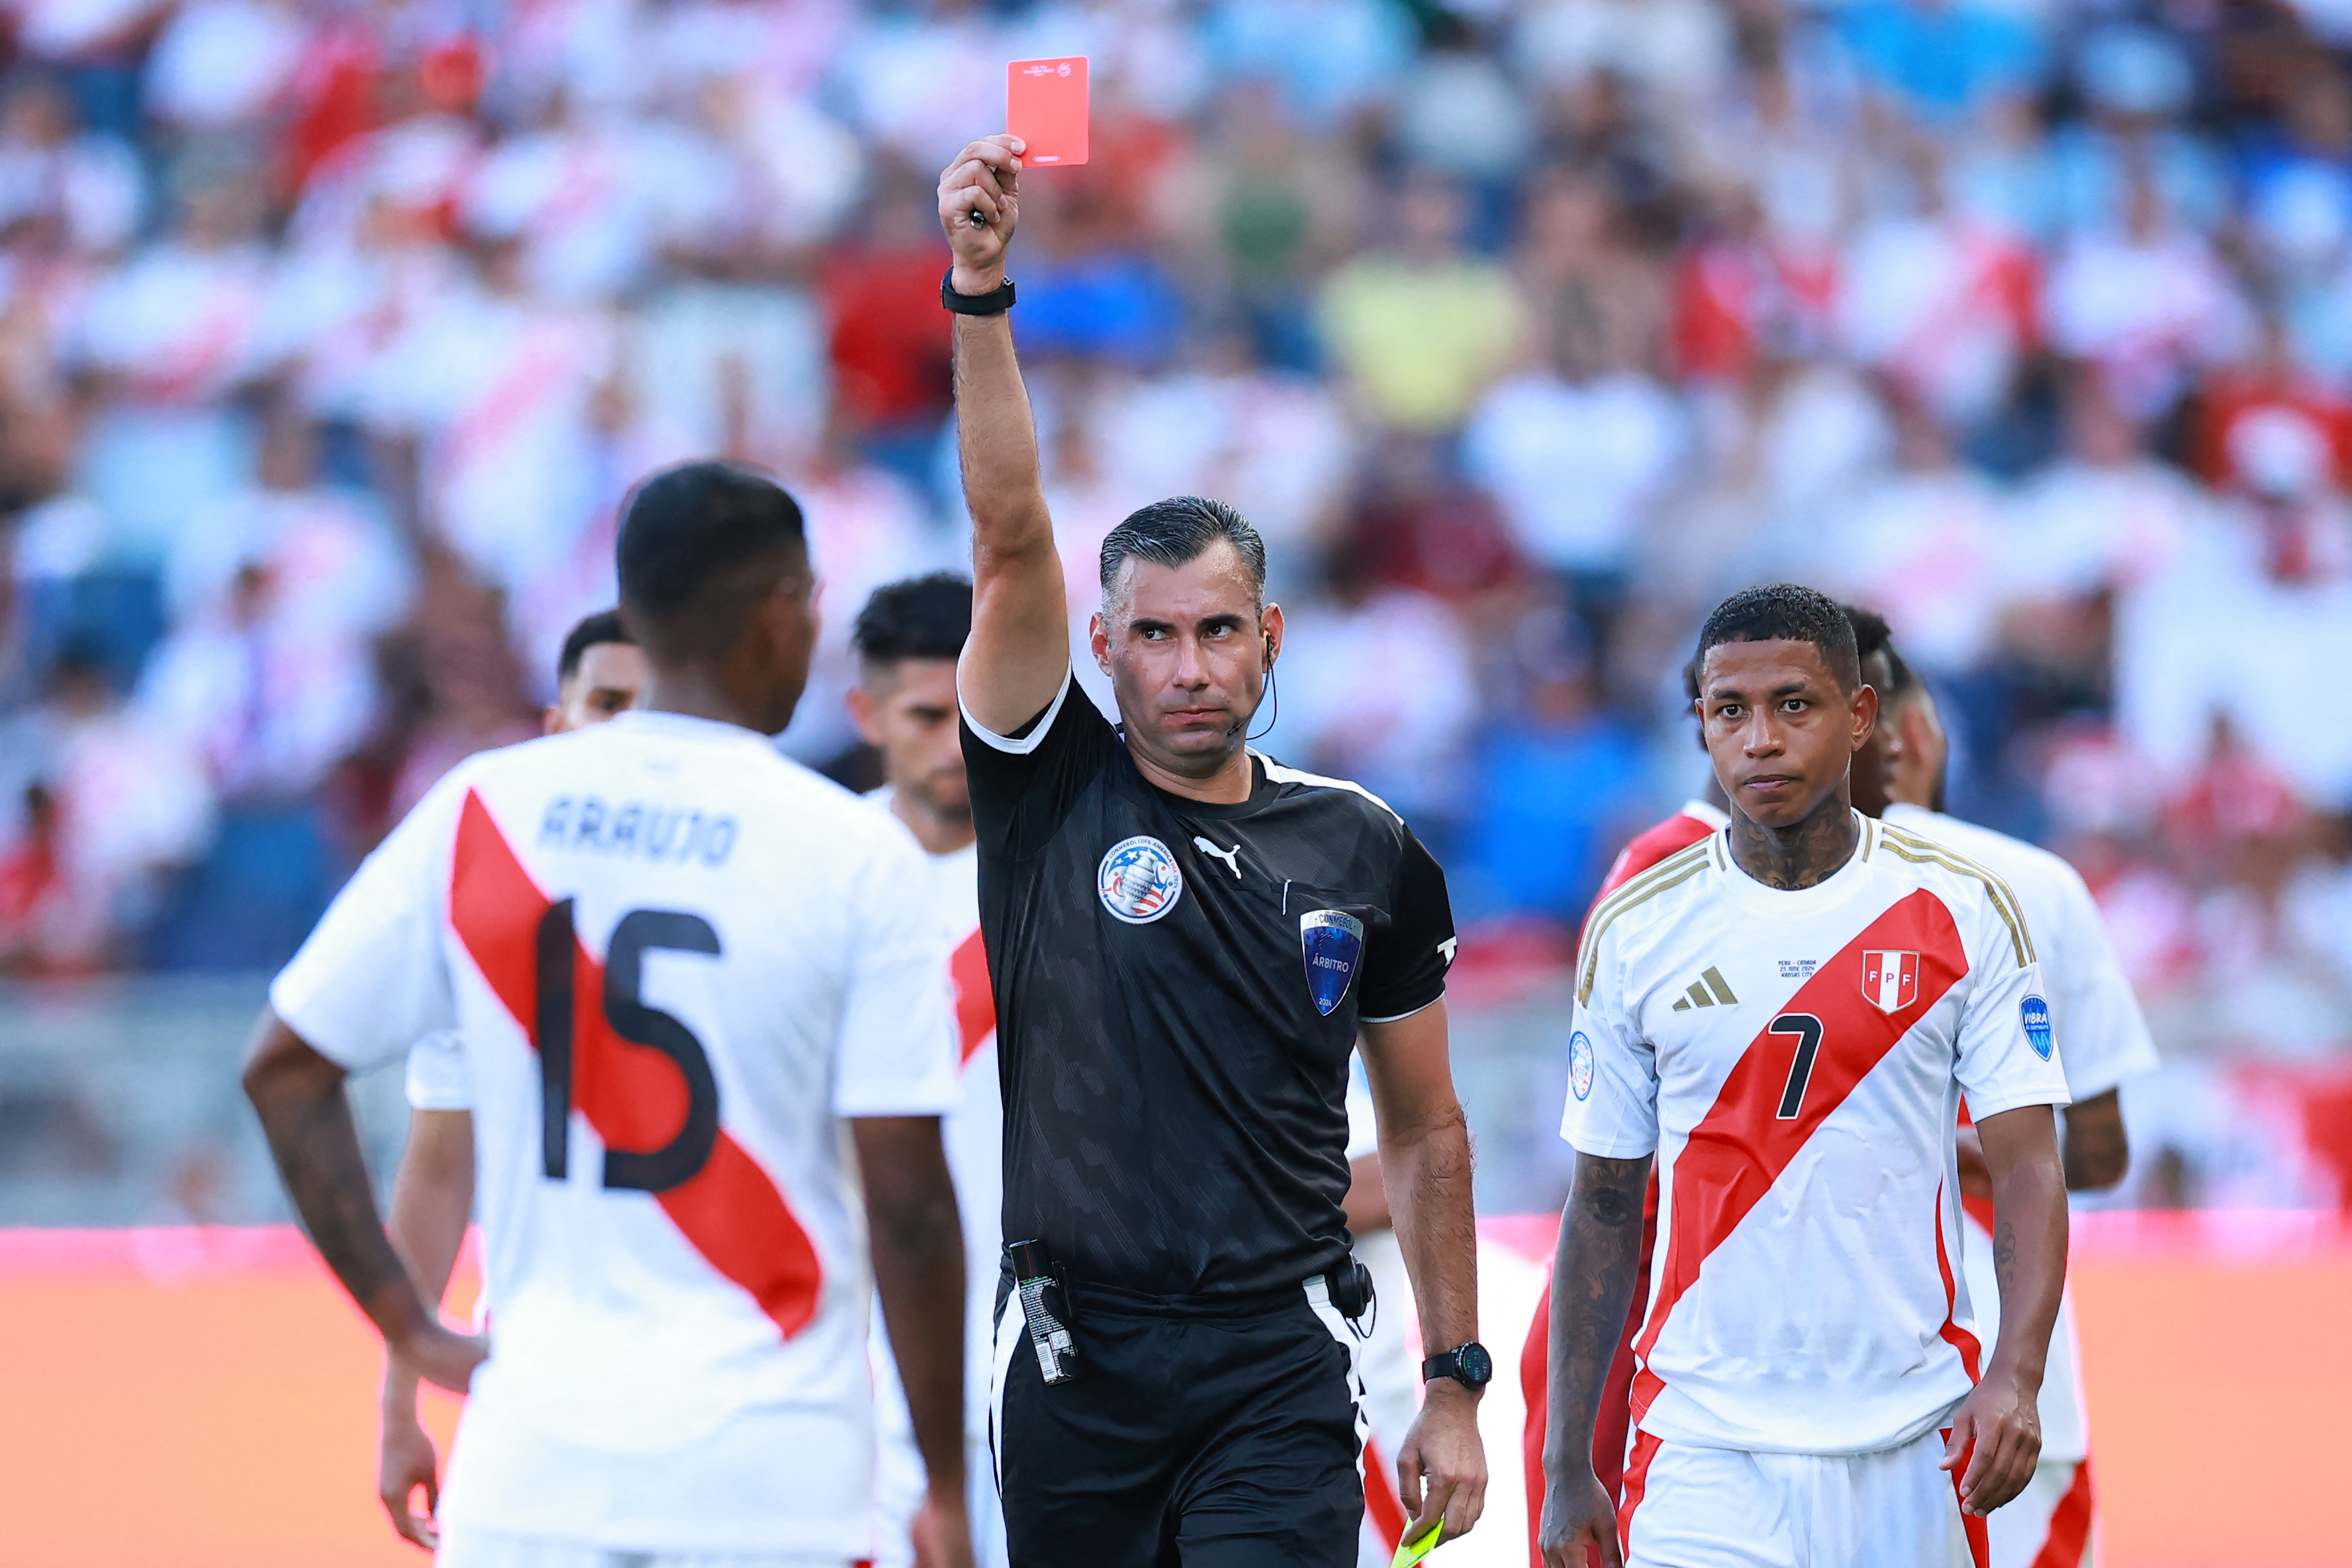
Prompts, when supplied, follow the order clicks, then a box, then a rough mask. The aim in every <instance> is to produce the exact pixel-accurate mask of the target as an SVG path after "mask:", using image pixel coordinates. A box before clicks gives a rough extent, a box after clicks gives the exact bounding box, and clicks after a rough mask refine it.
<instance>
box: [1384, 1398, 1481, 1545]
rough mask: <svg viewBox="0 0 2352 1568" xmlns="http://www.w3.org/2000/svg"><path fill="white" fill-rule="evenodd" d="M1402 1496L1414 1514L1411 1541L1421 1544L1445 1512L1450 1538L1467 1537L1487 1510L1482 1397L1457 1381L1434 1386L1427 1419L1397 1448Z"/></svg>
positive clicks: (1425, 1411)
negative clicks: (1480, 1417)
mask: <svg viewBox="0 0 2352 1568" xmlns="http://www.w3.org/2000/svg"><path fill="white" fill-rule="evenodd" d="M1424 1483H1426V1485H1427V1487H1428V1492H1427V1495H1425V1496H1424V1495H1423V1490H1422V1489H1423V1484H1424ZM1397 1497H1398V1498H1399V1499H1400V1500H1402V1502H1403V1503H1404V1505H1405V1507H1407V1508H1409V1509H1411V1510H1412V1524H1410V1525H1408V1526H1406V1528H1405V1539H1407V1540H1408V1541H1414V1540H1419V1539H1420V1537H1421V1532H1422V1531H1424V1530H1427V1529H1428V1528H1429V1525H1430V1521H1432V1520H1434V1519H1436V1518H1437V1517H1438V1516H1440V1515H1441V1514H1442V1515H1444V1519H1445V1534H1444V1540H1447V1541H1451V1540H1453V1539H1454V1537H1455V1536H1457V1535H1466V1534H1468V1533H1469V1531H1470V1527H1471V1526H1472V1525H1474V1524H1475V1523H1477V1522H1478V1516H1479V1514H1481V1513H1482V1512H1484V1511H1486V1446H1485V1445H1484V1444H1482V1443H1481V1442H1480V1441H1479V1440H1478V1396H1476V1395H1475V1394H1473V1393H1472V1392H1470V1390H1468V1389H1467V1388H1465V1387H1463V1386H1462V1385H1460V1384H1458V1383H1456V1382H1454V1380H1453V1379H1452V1378H1448V1377H1441V1378H1438V1379H1435V1380H1434V1381H1433V1382H1432V1383H1431V1384H1430V1385H1429V1391H1428V1394H1427V1396H1426V1398H1425V1403H1423V1406H1422V1407H1421V1415H1420V1416H1418V1417H1417V1418H1416V1419H1415V1420H1414V1421H1413V1424H1412V1431H1410V1432H1408V1433H1406V1434H1405V1439H1404V1447H1402V1448H1399V1449H1398V1450H1397Z"/></svg>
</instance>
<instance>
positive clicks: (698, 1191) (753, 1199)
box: [449, 790, 824, 1339]
mask: <svg viewBox="0 0 2352 1568" xmlns="http://www.w3.org/2000/svg"><path fill="white" fill-rule="evenodd" d="M557 907H559V906H558V905H556V904H554V903H553V901H551V900H550V899H549V898H548V897H547V895H546V894H544V893H543V892H541V890H540V887H539V885H538V883H535V882H533V881H532V880H531V876H530V872H529V871H528V870H526V869H525V868H524V866H523V864H522V862H521V861H520V859H518V858H517V856H516V855H515V852H514V850H513V848H512V847H511V846H510V845H509V843H508V842H507V840H506V836H505V835H504V834H503V833H502V832H500V831H499V825H498V823H497V821H495V820H494V819H492V817H491V816H490V813H489V809H488V807H486V806H484V805H483V804H482V800H481V797H480V796H478V795H477V794H475V793H474V792H472V791H471V790H468V791H467V795H466V803H465V807H464V810H463V815H462V816H461V817H460V818H459V821H458V824H457V845H456V850H455V853H454V855H453V857H452V863H451V870H450V886H449V923H450V925H452V926H453V927H454V928H455V929H456V931H457V936H458V939H459V940H460V941H462V942H463V943H464V944H465V946H466V951H467V954H468V955H469V956H471V957H472V958H473V960H474V964H475V967H477V968H478V969H479V970H480V971H481V974H482V978H483V979H484V980H485V981H486V982H488V985H489V988H490V989H491V990H492V991H493V992H495V993H496V994H497V996H498V998H499V1002H500V1003H501V1004H502V1005H503V1006H504V1007H505V1008H506V1010H507V1011H508V1013H509V1014H510V1015H511V1016H512V1017H513V1018H514V1019H515V1021H516V1023H518V1024H519V1025H520V1026H521V1028H522V1030H523V1032H524V1034H525V1035H526V1036H527V1037H528V1038H529V1039H530V1041H531V1044H532V1046H533V1047H534V1049H539V1050H541V1051H542V1052H543V1051H544V1049H545V1047H544V1044H543V1043H542V1040H541V1027H542V1025H543V1024H545V1025H547V1026H549V1027H552V1024H553V1020H556V1019H562V1018H563V1016H564V1015H565V1014H566V1013H567V1012H568V1014H569V1018H568V1019H566V1020H565V1021H568V1023H569V1025H570V1027H569V1029H568V1030H565V1031H564V1032H565V1034H566V1036H567V1037H568V1040H567V1044H568V1047H569V1053H570V1062H569V1067H570V1071H569V1072H568V1073H567V1074H565V1075H564V1076H565V1078H566V1079H567V1080H568V1082H569V1083H570V1086H571V1100H572V1105H574V1106H575V1107H576V1108H577V1109H578V1110H579V1111H580V1113H582V1114H583V1115H584V1116H585V1117H587V1119H588V1124H589V1125H590V1126H592V1127H593V1128H594V1129H595V1130H596V1135H597V1137H598V1138H600V1139H602V1140H603V1141H604V1146H605V1148H606V1149H607V1150H608V1151H611V1152H614V1153H618V1154H622V1155H627V1154H628V1153H630V1152H632V1151H637V1152H659V1151H664V1150H667V1149H669V1148H671V1147H673V1146H674V1145H677V1143H678V1141H679V1139H680V1137H681V1136H682V1133H681V1129H686V1128H688V1126H689V1123H690V1121H691V1120H692V1116H691V1112H692V1109H693V1102H694V1098H695V1096H694V1093H693V1086H692V1085H691V1083H690V1082H689V1081H688V1077H687V1075H686V1070H685V1069H684V1067H683V1066H682V1063H681V1061H680V1058H679V1056H678V1054H677V1051H675V1050H673V1049H672V1047H673V1046H674V1045H675V1042H674V1041H671V1042H668V1043H667V1044H661V1045H647V1044H639V1043H634V1042H632V1041H631V1040H627V1039H625V1038H624V1037H623V1035H622V1033H621V1032H620V1030H617V1029H616V1028H615V1027H614V1020H613V1019H612V1017H610V1016H608V1006H607V992H608V989H615V990H616V994H618V993H617V989H616V988H615V987H609V986H608V982H607V975H606V968H607V966H605V965H604V964H599V963H598V962H596V960H595V959H594V958H593V957H592V956H590V955H589V954H588V952H587V951H586V950H585V948H583V947H582V946H580V945H579V941H578V937H577V936H576V935H574V936H572V946H573V951H572V955H571V961H570V968H571V973H572V988H571V996H570V998H569V1007H568V1009H567V1008H566V1007H564V1006H563V1005H562V998H553V997H551V998H545V999H546V1001H547V1002H548V1003H549V1004H550V1005H548V1006H547V1007H545V1008H544V1009H542V1006H541V1000H542V998H541V996H540V983H539V977H540V976H541V973H543V972H560V966H551V965H548V964H546V963H545V962H544V960H543V957H542V955H541V951H540V949H541V934H542V931H543V930H544V931H546V932H548V933H549V934H550V935H551V937H552V936H555V935H557V934H560V933H563V932H567V931H568V928H569V926H570V922H569V921H568V920H566V921H561V922H558V921H555V920H551V919H550V918H549V916H550V915H551V912H552V911H553V910H554V909H556V908H557ZM628 918H630V917H624V924H626V923H627V920H628ZM687 918H689V919H690V918H692V917H690V916H688V917H687ZM658 924H659V923H658V922H656V925H658ZM703 929H704V930H705V931H708V929H709V927H708V926H707V925H705V926H704V927H703ZM716 942H717V939H716V937H715V936H713V937H712V943H713V946H714V947H715V946H716ZM673 945H679V944H672V943H668V942H656V943H650V944H645V946H673ZM640 950H642V947H641V948H640ZM686 950H688V951H695V950H705V951H708V950H709V949H698V948H696V947H694V946H690V945H686ZM618 978H619V979H621V980H626V981H628V982H629V984H628V986H627V988H626V991H627V993H628V994H627V995H626V996H625V998H624V999H625V1001H626V1002H627V1003H628V1004H629V1005H631V1006H634V1007H635V1008H637V1009H639V1010H641V1011H650V1009H644V1008H643V1004H642V1003H640V1002H638V1001H637V1000H636V998H635V994H634V993H635V977H633V976H622V977H618ZM640 1021H642V1020H640ZM666 1021H667V1022H668V1023H669V1024H671V1025H672V1026H673V1027H674V1028H676V1029H677V1030H679V1032H684V1030H683V1026H682V1025H677V1020H675V1019H667V1020H666ZM632 1032H638V1033H644V1032H652V1031H648V1030H642V1029H640V1030H633V1031H632ZM689 1038H690V1037H689ZM696 1054H697V1055H699V1054H700V1053H699V1048H697V1051H696ZM711 1109H712V1114H713V1116H714V1117H715V1116H716V1113H717V1104H716V1099H715V1091H713V1099H712V1104H711ZM548 1134H549V1146H548V1149H547V1154H548V1155H550V1156H555V1155H557V1147H558V1140H557V1136H556V1130H555V1129H554V1128H553V1127H550V1128H549V1129H548ZM697 1142H699V1140H697ZM623 1168H624V1169H625V1170H626V1169H628V1168H629V1166H628V1165H627V1164H626V1162H625V1163H624V1166H623ZM608 1185H609V1184H608ZM650 1196H651V1197H653V1199H654V1201H655V1202H656V1203H658V1204H660V1205H661V1207H662V1209H663V1212H665V1213H666V1214H667V1215H668V1216H669V1218H670V1219H671V1221H672V1222H673V1223H674V1224H676V1225H677V1228H678V1229H679V1231H680V1232H681V1233H682V1234H684V1236H685V1237H686V1239H687V1240H688V1242H689V1243H691V1244H692V1245H693V1247H694V1249H696V1250H697V1251H698V1252H700V1253H701V1254H702V1256H703V1257H704V1258H705V1259H706V1260H709V1263H710V1265H711V1267H712V1268H714V1269H716V1270H719V1273H721V1274H723V1275H725V1276H726V1277H727V1278H728V1279H730V1280H731V1281H734V1282H735V1283H736V1284H738V1285H740V1286H741V1287H742V1288H743V1289H744V1290H745V1291H749V1292H751V1296H752V1298H753V1299H754V1300H755V1301H758V1302H759V1303H760V1308H761V1311H762V1312H766V1313H767V1314H768V1316H769V1317H770V1318H772V1319H773V1320H774V1321H775V1323H776V1326H777V1327H778V1328H779V1329H781V1330H782V1332H783V1334H784V1337H785V1338H787V1339H789V1338H791V1337H792V1336H793V1335H794V1334H796V1333H799V1332H800V1331H801V1330H803V1329H804V1328H806V1327H807V1326H808V1325H809V1324H810V1322H812V1321H814V1318H815V1316H816V1309H817V1298H818V1295H819V1293H820V1291H821V1288H822V1286H823V1284H824V1270H823V1267H822V1265H821V1264H820V1263H819V1262H818V1260H817V1255H816V1249H815V1247H814V1245H813V1244H812V1243H811V1242H810V1240H809V1236H808V1232H807V1231H806V1230H804V1229H803V1228H802V1226H801V1223H800V1221H799V1220H798V1219H797V1218H794V1217H793V1212H792V1209H791V1207H789V1206H788V1205H787V1204H786V1203H785V1201H784V1195H783V1194H782V1192H781V1191H779V1190H778V1189H777V1186H776V1184H775V1182H774V1180H773V1179H772V1178H771V1177H770V1176H769V1175H768V1173H767V1172H766V1171H765V1170H763V1169H761V1166H760V1165H759V1163H758V1162H757V1161H755V1160H754V1159H752V1157H751V1155H750V1154H749V1153H748V1152H747V1151H746V1150H745V1149H744V1148H743V1146H742V1145H740V1144H739V1143H737V1142H736V1141H735V1139H734V1138H733V1137H731V1136H730V1135H729V1134H728V1133H727V1130H726V1129H725V1128H724V1127H723V1126H722V1127H719V1128H718V1129H717V1131H716V1132H715V1134H712V1135H711V1139H710V1145H709V1155H708V1156H707V1157H706V1158H704V1159H703V1161H702V1163H701V1164H700V1166H698V1168H696V1169H695V1170H694V1171H693V1172H692V1173H691V1174H690V1175H688V1176H685V1177H684V1179H682V1180H680V1181H678V1182H677V1184H676V1185H674V1186H667V1187H664V1188H662V1189H661V1190H658V1191H653V1192H651V1193H650Z"/></svg>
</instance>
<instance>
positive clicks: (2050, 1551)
mask: <svg viewBox="0 0 2352 1568" xmlns="http://www.w3.org/2000/svg"><path fill="white" fill-rule="evenodd" d="M1985 1523H1986V1524H1987V1525H1988V1526H1990V1534H1991V1536H1992V1568H2094V1564H2095V1562H2096V1558H2097V1552H2096V1551H2095V1542H2093V1541H2092V1539H2091V1536H2092V1530H2091V1476H2090V1467H2089V1466H2088V1465H2086V1464H2077V1463H2075V1462H2074V1460H2072V1459H2044V1460H2043V1461H2042V1463H2041V1464H2039V1465H2036V1466H2035V1467H2034V1469H2033V1479H2032V1480H2030V1481H2028V1482H2026V1483H2025V1490H2023V1491H2021V1492H2019V1493H2018V1494H2017V1496H2016V1497H2014V1498H2012V1499H2011V1500H2009V1501H2008V1502H2006V1503H2003V1504H2002V1505H2001V1506H2000V1507H1999V1508H1997V1509H1994V1510H1993V1511H1992V1513H1991V1515H1990V1517H1989V1518H1987V1519H1986V1521H1985Z"/></svg>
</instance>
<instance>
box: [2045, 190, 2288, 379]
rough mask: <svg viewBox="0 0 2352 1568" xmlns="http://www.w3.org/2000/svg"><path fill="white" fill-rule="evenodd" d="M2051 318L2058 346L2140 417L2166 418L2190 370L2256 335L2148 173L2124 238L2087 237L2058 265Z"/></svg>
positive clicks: (2131, 198)
mask: <svg viewBox="0 0 2352 1568" xmlns="http://www.w3.org/2000/svg"><path fill="white" fill-rule="evenodd" d="M2047 311H2048V316H2049V324H2050V337H2051V340H2052V343H2053V346H2054V347H2056V348H2057V349H2058V350H2061V351H2062V352H2063V353H2066V354H2069V355H2072V356H2074V357H2075V358H2077V359H2083V360H2088V361H2092V362H2093V363H2094V364H2095V365H2096V366H2098V368H2099V370H2100V371H2101V373H2102V374H2103V375H2104V377H2105V381H2106V382H2107V385H2108V387H2109V389H2110V391H2111V392H2112V393H2113V395H2114V396H2115V397H2116V400H2117V401H2118V402H2120V403H2121V404H2122V405H2123V411H2124V412H2125V413H2126V414H2128V415H2130V416H2131V417H2132V418H2134V419H2155V418H2158V417H2161V416H2162V415H2163V414H2165V413H2168V412H2169V410H2170V409H2171V407H2172V405H2173V403H2174V402H2176V401H2177V400H2178V399H2179V396H2180V393H2181V392H2182V390H2183V389H2184V388H2185V387H2186V386H2187V385H2188V382H2189V376H2190V374H2191V373H2192V372H2193V371H2196V370H2197V369H2198V368H2200V367H2201V366H2204V365H2209V364H2217V363H2222V362H2226V361H2229V360H2231V359H2233V358H2235V357H2237V356H2238V355H2239V354H2242V353H2243V352H2244V351H2245V350H2246V348H2247V346H2248V345H2249V344H2250V343H2251V342H2252V339H2253V336H2254V330H2255V319H2254V315H2253V312H2252V309H2251V308H2249V307H2248V306H2247V304H2246V301H2245V299H2244V298H2242V296H2241V295H2240V293H2239V291H2238V286H2237V283H2236V281H2235V280H2234V279H2233V278H2231V276H2230V275H2229V273H2228V272H2227V271H2226V270H2225V269H2224V268H2223V267H2222V266H2221V262H2220V260H2219V259H2218V258H2217V257H2216V256H2214V254H2213V250H2212V247H2211V246H2209V245H2208V244H2207V243H2206V242H2205V240H2204V238H2203V236H2202V235H2199V234H2197V233H2196V232H2195V231H2194V230H2191V229H2188V228H2184V227H2182V226H2180V225H2178V224H2176V223H2174V222H2172V221H2171V219H2170V217H2169V215H2168V214H2167V213H2166V212H2165V210H2164V202H2163V198H2162V196H2161V195H2159V194H2158V191H2157V188H2156V185H2155V183H2154V182H2153V181H2152V180H2150V179H2149V178H2148V177H2147V175H2146V174H2145V173H2144V172H2136V173H2135V174H2134V175H2133V177H2132V179H2131V183H2130V188H2129V194H2128V199H2127V205H2126V214H2125V219H2124V226H2123V228H2122V230H2121V232H2119V233H2113V232H2111V233H2091V234H2085V235H2082V236H2081V237H2079V238H2077V239H2076V240H2075V241H2074V243H2073V244H2072V245H2070V246H2067V248H2066V250H2065V251H2064V253H2063V255H2062V256H2060V257H2059V260H2058V263H2057V266H2056V267H2054V268H2053V271H2052V273H2051V277H2050V287H2049V295H2048V301H2047Z"/></svg>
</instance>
